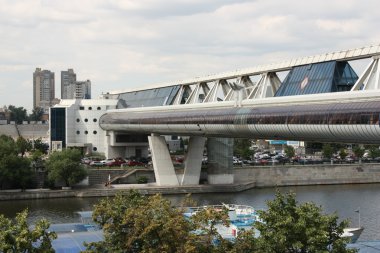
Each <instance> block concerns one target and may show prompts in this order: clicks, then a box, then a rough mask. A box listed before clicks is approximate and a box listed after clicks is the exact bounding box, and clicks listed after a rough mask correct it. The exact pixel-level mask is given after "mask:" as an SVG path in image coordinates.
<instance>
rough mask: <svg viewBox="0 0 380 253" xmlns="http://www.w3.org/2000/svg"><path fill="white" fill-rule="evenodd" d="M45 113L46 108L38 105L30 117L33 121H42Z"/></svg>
mask: <svg viewBox="0 0 380 253" xmlns="http://www.w3.org/2000/svg"><path fill="white" fill-rule="evenodd" d="M44 113H45V112H44V109H43V108H41V107H38V106H37V107H36V108H34V109H33V110H32V113H31V114H30V115H29V119H30V120H31V121H40V120H41V119H42V116H43V115H44Z"/></svg>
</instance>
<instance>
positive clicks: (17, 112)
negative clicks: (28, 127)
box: [8, 105, 28, 124]
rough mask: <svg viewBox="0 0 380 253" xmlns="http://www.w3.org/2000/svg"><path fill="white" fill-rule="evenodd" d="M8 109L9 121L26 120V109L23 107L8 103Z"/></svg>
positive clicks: (18, 121) (19, 121)
mask: <svg viewBox="0 0 380 253" xmlns="http://www.w3.org/2000/svg"><path fill="white" fill-rule="evenodd" d="M8 111H10V114H11V121H15V122H16V124H22V122H23V121H24V120H28V116H27V113H26V109H25V108H24V107H16V106H14V105H9V106H8Z"/></svg>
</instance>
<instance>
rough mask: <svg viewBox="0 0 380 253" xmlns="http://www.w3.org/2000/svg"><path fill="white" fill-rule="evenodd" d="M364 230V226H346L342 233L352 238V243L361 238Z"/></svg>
mask: <svg viewBox="0 0 380 253" xmlns="http://www.w3.org/2000/svg"><path fill="white" fill-rule="evenodd" d="M363 230H364V227H357V228H345V229H343V234H342V235H341V237H348V238H350V243H355V242H356V241H357V240H358V239H359V237H360V235H361V234H362V232H363Z"/></svg>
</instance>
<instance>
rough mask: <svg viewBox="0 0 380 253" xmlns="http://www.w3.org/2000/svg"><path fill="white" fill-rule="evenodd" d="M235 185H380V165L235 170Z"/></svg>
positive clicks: (266, 167)
mask: <svg viewBox="0 0 380 253" xmlns="http://www.w3.org/2000/svg"><path fill="white" fill-rule="evenodd" d="M234 173H235V182H236V183H239V182H245V181H253V182H255V186H256V187H270V186H289V185H322V184H360V183H380V164H337V165H307V166H297V165H292V166H285V167H282V166H273V167H270V166H265V167H242V168H235V169H234Z"/></svg>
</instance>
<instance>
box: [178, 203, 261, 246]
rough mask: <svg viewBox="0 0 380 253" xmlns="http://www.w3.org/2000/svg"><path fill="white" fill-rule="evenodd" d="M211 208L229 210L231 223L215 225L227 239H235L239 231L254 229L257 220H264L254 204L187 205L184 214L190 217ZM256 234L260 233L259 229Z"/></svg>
mask: <svg viewBox="0 0 380 253" xmlns="http://www.w3.org/2000/svg"><path fill="white" fill-rule="evenodd" d="M210 208H211V209H213V210H217V211H222V210H223V209H227V210H228V219H229V221H230V225H229V226H225V225H223V224H216V225H215V227H216V229H217V231H218V233H219V234H220V235H221V236H222V237H223V238H225V239H234V238H236V237H237V235H238V232H239V231H241V230H248V229H253V227H252V225H253V224H254V223H255V222H262V220H261V219H260V217H259V215H258V214H257V212H256V210H255V209H254V208H253V207H252V206H248V205H236V204H225V203H222V204H221V205H204V206H197V207H187V208H185V209H186V211H185V212H184V216H185V217H187V218H190V217H191V216H193V215H195V214H196V213H197V212H199V211H201V210H205V209H210ZM255 232H256V231H255ZM256 234H259V233H258V231H257V232H256Z"/></svg>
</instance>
